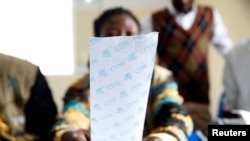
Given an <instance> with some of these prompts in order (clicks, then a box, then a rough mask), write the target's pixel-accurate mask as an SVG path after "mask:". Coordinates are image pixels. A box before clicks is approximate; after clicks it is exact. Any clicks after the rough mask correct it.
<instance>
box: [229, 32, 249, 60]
mask: <svg viewBox="0 0 250 141" xmlns="http://www.w3.org/2000/svg"><path fill="white" fill-rule="evenodd" d="M249 54H250V37H249V38H245V39H243V40H242V41H240V42H238V43H237V44H235V46H234V47H233V49H232V50H231V51H230V52H229V53H228V55H227V58H231V59H233V58H238V57H241V58H243V57H246V56H249Z"/></svg>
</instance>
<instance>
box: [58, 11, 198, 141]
mask: <svg viewBox="0 0 250 141" xmlns="http://www.w3.org/2000/svg"><path fill="white" fill-rule="evenodd" d="M94 33H95V36H96V37H110V36H130V35H139V33H140V25H139V22H138V20H137V19H136V17H135V16H134V15H133V14H132V13H131V12H130V11H128V10H126V9H123V8H120V7H118V8H112V9H108V10H106V11H104V12H103V13H102V15H100V17H99V18H97V19H96V20H95V22H94ZM171 75H172V74H171V72H170V71H168V70H166V69H163V68H161V67H159V66H155V68H154V73H153V78H152V83H151V88H150V96H149V104H148V105H149V106H148V110H147V115H146V121H145V127H144V139H143V140H144V141H165V140H168V141H169V140H173V141H174V140H176V141H177V140H182V139H187V138H188V136H189V134H190V133H191V131H192V129H193V123H192V120H191V118H190V116H189V115H188V114H187V113H186V112H185V111H184V110H183V109H182V107H181V103H182V102H183V99H182V97H181V96H180V95H179V94H178V91H177V87H178V86H177V84H176V83H175V82H174V81H173V79H172V76H171ZM169 99H175V100H174V101H175V102H174V101H172V100H169ZM169 101H171V102H169ZM155 109H159V110H158V112H155ZM89 112H90V111H89V74H86V75H85V76H84V77H83V78H81V79H79V80H78V81H76V82H75V83H73V85H72V86H71V87H70V88H69V89H68V91H67V93H66V95H65V97H64V111H63V113H62V115H60V116H59V119H58V122H57V124H56V125H55V128H54V131H55V139H54V140H55V141H66V140H67V141H69V140H74V141H75V140H76V141H89V140H90V134H89V131H88V130H89V127H90V119H89V116H88V115H89ZM153 112H155V114H152V113H153Z"/></svg>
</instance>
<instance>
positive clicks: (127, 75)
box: [124, 72, 132, 80]
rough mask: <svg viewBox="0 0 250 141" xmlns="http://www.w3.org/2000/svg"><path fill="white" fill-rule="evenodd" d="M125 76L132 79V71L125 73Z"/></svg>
mask: <svg viewBox="0 0 250 141" xmlns="http://www.w3.org/2000/svg"><path fill="white" fill-rule="evenodd" d="M124 78H125V80H131V79H132V74H131V73H130V72H128V73H125V75H124Z"/></svg>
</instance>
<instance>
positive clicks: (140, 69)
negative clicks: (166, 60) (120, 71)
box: [135, 64, 147, 73]
mask: <svg viewBox="0 0 250 141" xmlns="http://www.w3.org/2000/svg"><path fill="white" fill-rule="evenodd" d="M146 68H147V65H146V64H143V65H141V66H139V67H138V68H137V69H136V70H135V73H141V72H142V71H144V70H145V69H146Z"/></svg>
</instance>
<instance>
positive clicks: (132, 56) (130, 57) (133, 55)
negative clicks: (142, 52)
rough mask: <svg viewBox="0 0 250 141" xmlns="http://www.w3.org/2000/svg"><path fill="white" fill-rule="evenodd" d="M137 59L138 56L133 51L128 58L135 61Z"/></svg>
mask: <svg viewBox="0 0 250 141" xmlns="http://www.w3.org/2000/svg"><path fill="white" fill-rule="evenodd" d="M136 59H137V56H136V54H135V53H131V54H130V55H129V57H128V60H129V61H135V60H136Z"/></svg>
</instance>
